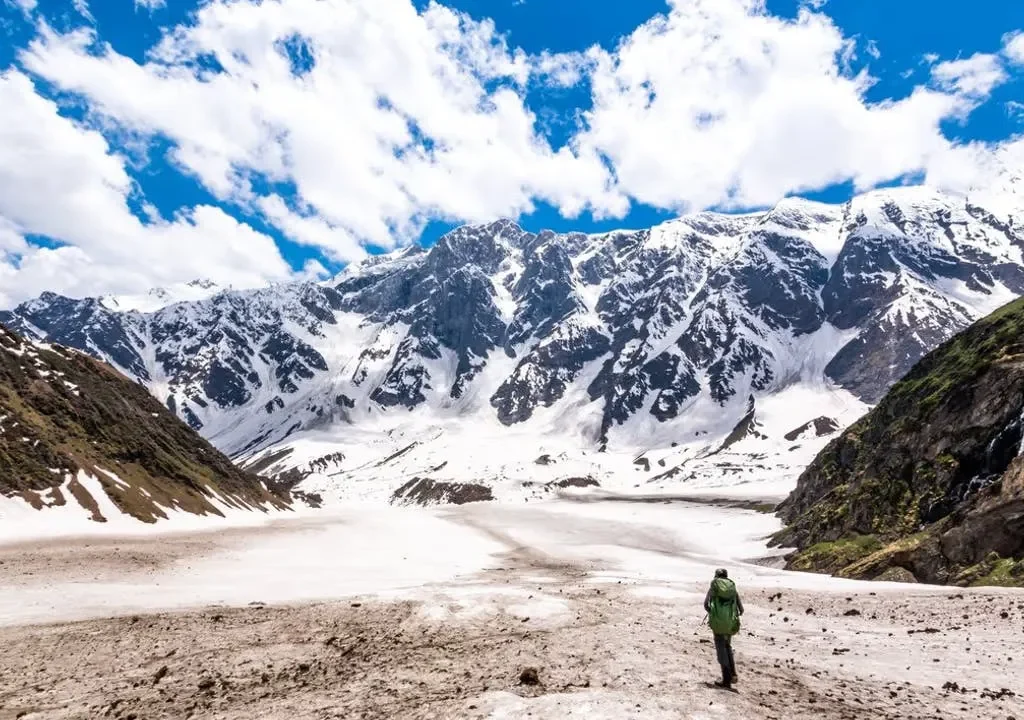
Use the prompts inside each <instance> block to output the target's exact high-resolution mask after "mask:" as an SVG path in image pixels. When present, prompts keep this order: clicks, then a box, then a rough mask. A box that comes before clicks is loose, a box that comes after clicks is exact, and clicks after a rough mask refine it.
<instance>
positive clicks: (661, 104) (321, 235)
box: [0, 0, 1024, 301]
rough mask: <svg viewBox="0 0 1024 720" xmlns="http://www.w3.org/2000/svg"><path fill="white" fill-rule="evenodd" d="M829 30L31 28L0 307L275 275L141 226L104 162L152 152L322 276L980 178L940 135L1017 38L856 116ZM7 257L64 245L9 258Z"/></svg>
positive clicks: (856, 98) (186, 220)
mask: <svg viewBox="0 0 1024 720" xmlns="http://www.w3.org/2000/svg"><path fill="white" fill-rule="evenodd" d="M7 1H9V0H7ZM25 1H26V0H21V2H25ZM136 4H137V6H138V5H145V6H146V7H148V8H150V9H152V8H153V7H156V6H159V5H160V4H161V3H160V2H159V0H138V2H137V3H136ZM827 9H828V6H827V5H826V4H825V3H824V2H820V1H819V2H807V3H805V4H804V6H803V9H802V10H801V11H800V12H799V14H798V16H797V17H796V18H795V19H783V18H779V17H775V16H772V15H770V14H768V13H767V11H766V9H765V6H764V3H763V2H762V1H761V0H685V1H684V0H672V1H671V2H669V7H668V9H667V11H666V12H665V13H664V14H661V15H657V16H655V17H653V18H651V19H650V20H649V21H648V22H646V23H644V24H643V25H642V26H640V27H639V28H637V29H636V30H635V31H634V32H632V33H631V34H630V35H628V36H627V37H625V38H624V39H623V40H622V42H621V44H620V45H619V46H618V47H616V48H615V49H614V50H605V49H601V48H598V47H593V48H579V49H577V50H576V51H574V52H565V53H551V52H543V53H540V54H537V55H530V54H527V53H526V52H524V51H523V50H521V49H519V48H516V47H513V46H511V45H510V44H509V42H508V41H507V39H506V38H505V37H504V36H503V35H502V34H501V32H500V31H499V29H498V28H496V27H495V25H494V23H493V22H491V21H489V20H475V19H472V18H470V17H469V16H467V15H464V14H461V13H459V12H456V11H454V10H452V9H450V8H448V7H446V6H444V5H442V4H439V3H437V2H432V3H431V4H429V5H428V6H427V7H426V8H424V9H422V10H417V9H416V8H415V7H414V6H413V5H412V3H411V2H410V1H409V0H265V1H263V2H256V1H255V0H210V1H209V2H205V3H203V4H201V5H200V7H199V9H198V10H197V11H196V12H195V13H194V14H193V15H191V16H189V18H188V20H187V21H186V22H185V23H184V24H182V25H180V26H178V27H174V28H170V29H168V31H167V32H166V34H165V36H164V37H163V39H162V40H161V41H160V42H159V43H158V44H157V45H156V46H155V47H153V48H151V49H150V52H149V53H148V54H147V56H146V59H145V60H144V61H140V60H137V59H134V58H132V57H128V56H125V55H122V54H119V53H118V52H117V50H115V49H114V48H113V47H111V46H110V45H108V44H105V43H104V42H103V40H102V38H100V37H98V36H97V34H96V33H97V31H96V30H95V29H93V28H85V29H79V30H74V31H70V32H58V31H56V30H53V29H51V28H50V27H48V26H47V25H45V24H40V26H39V29H38V33H37V36H36V38H35V39H34V40H33V41H32V42H31V44H30V45H29V46H28V47H27V48H25V49H24V50H23V51H22V52H21V53H20V54H19V56H18V63H19V66H20V68H21V69H20V70H9V71H8V72H7V74H6V75H5V76H4V82H5V84H6V86H7V87H6V89H5V90H4V92H6V93H10V94H11V96H12V98H13V99H14V100H17V101H18V102H20V103H22V105H20V106H18V107H21V108H23V111H19V112H15V113H9V112H8V113H3V114H2V116H0V128H3V130H2V132H5V133H7V134H6V135H0V158H2V160H3V167H0V180H2V181H3V182H5V183H6V185H0V193H4V191H5V189H10V192H9V193H5V194H4V195H3V197H0V219H2V220H4V222H6V223H7V225H0V238H5V239H0V253H4V255H0V257H5V258H7V260H6V261H0V281H2V283H3V284H2V287H3V288H4V292H5V293H6V295H7V297H8V298H9V297H13V296H15V295H18V296H20V295H23V294H25V293H26V292H28V291H29V289H32V290H35V291H38V290H41V289H44V288H46V287H55V288H58V289H63V290H65V291H67V292H72V291H74V292H98V291H104V292H109V291H111V290H112V289H114V288H121V287H125V288H127V286H129V285H131V286H132V288H131V289H135V286H138V285H140V284H143V283H148V282H161V283H167V282H174V281H180V280H182V279H189V278H188V277H185V274H186V273H191V274H192V275H193V276H194V275H203V276H208V277H213V279H215V280H218V281H220V282H235V284H240V283H242V282H258V281H260V279H262V280H271V279H280V278H283V277H286V276H288V275H289V273H290V271H289V269H288V268H287V267H286V266H285V264H284V262H283V261H282V259H281V256H280V253H279V251H278V250H277V248H276V247H275V246H274V243H273V242H272V241H271V240H270V238H268V237H266V236H265V235H263V234H261V233H258V232H256V231H255V230H253V229H252V228H251V227H250V226H248V225H246V224H244V223H242V222H239V221H238V220H236V219H234V218H233V217H231V216H229V215H228V214H226V213H224V212H223V211H222V210H220V209H218V208H215V207H209V206H203V207H197V208H184V209H183V210H182V211H181V212H180V213H179V215H178V216H177V217H174V218H172V219H169V220H168V219H163V218H160V217H159V214H158V213H155V212H154V208H153V207H152V205H149V204H147V202H148V201H152V200H153V198H145V197H142V196H141V191H140V189H139V188H138V187H137V186H136V185H135V184H134V183H133V182H132V180H131V176H130V175H129V169H130V168H131V167H133V165H129V164H127V163H126V161H125V159H124V158H122V157H120V156H118V155H117V153H116V152H115V151H114V150H113V149H112V147H111V145H112V144H114V145H116V146H117V147H120V148H121V149H122V151H123V152H131V155H132V158H133V161H134V162H139V161H140V158H142V159H144V158H146V156H147V153H149V152H157V151H158V148H161V149H162V148H169V149H168V150H167V153H168V154H167V160H169V161H170V163H171V164H172V165H173V167H174V168H175V169H176V171H179V172H181V173H184V174H186V175H188V176H189V177H191V178H193V179H194V180H195V181H196V182H198V183H199V184H201V185H202V186H203V187H204V188H205V189H206V190H207V191H208V192H210V193H211V194H212V195H213V196H214V197H216V198H217V200H218V201H220V202H221V203H223V204H225V205H226V206H228V207H232V208H234V209H237V210H238V211H239V216H242V217H244V216H258V217H259V218H260V219H261V220H262V221H264V222H266V223H267V224H268V225H269V226H271V227H273V228H275V229H276V230H277V231H279V232H280V233H281V234H283V235H284V236H286V237H287V238H289V239H290V240H292V241H294V242H296V243H299V244H302V245H306V246H310V247H314V248H317V249H318V250H319V251H321V252H322V253H323V257H324V258H325V259H327V260H330V261H333V262H349V261H353V260H358V259H360V258H362V257H363V256H364V255H365V254H366V252H367V250H366V248H367V247H368V246H371V245H372V246H377V247H380V248H384V249H390V248H394V247H397V246H400V245H403V244H407V243H409V242H412V241H414V240H415V239H416V238H417V237H418V235H419V233H420V232H421V230H422V228H423V227H424V225H425V224H426V223H427V222H428V221H429V220H431V219H443V220H448V221H468V222H474V221H489V220H492V219H494V218H496V217H499V216H516V215H519V214H521V213H525V212H530V211H531V210H532V209H533V208H534V206H535V204H536V203H538V202H546V203H549V204H551V205H553V206H554V207H556V208H557V209H558V210H559V211H560V212H561V213H562V214H563V215H565V216H567V217H573V216H576V215H578V214H579V213H583V212H590V213H592V214H593V215H594V216H596V217H599V218H600V217H622V216H624V215H625V214H626V213H627V212H628V210H629V208H630V206H631V204H632V203H646V204H650V205H653V206H655V207H658V208H663V209H672V210H688V209H696V208H705V207H712V206H732V207H735V206H752V205H767V204H771V203H773V202H775V201H777V200H778V199H779V198H781V197H783V196H785V195H787V194H790V193H793V192H800V191H806V190H812V189H817V188H821V187H823V186H827V185H829V184H831V183H835V182H843V181H853V183H854V184H855V185H856V186H857V187H858V188H868V187H871V186H873V185H876V184H878V183H880V182H883V181H888V180H892V179H894V178H899V177H902V176H904V175H906V174H910V173H915V174H916V173H927V174H928V175H929V176H930V177H932V178H936V181H937V182H939V181H943V182H944V181H946V180H947V179H951V178H955V177H957V176H958V175H959V176H968V175H971V172H968V171H969V170H970V168H969V167H966V166H968V165H972V164H973V165H974V166H977V165H979V164H984V158H983V156H984V154H985V153H988V152H990V149H989V148H986V147H985V146H975V145H970V146H966V147H960V146H956V145H955V144H954V143H952V142H951V141H950V140H949V139H948V138H947V137H945V136H944V134H943V132H942V129H941V128H942V124H943V122H944V121H947V120H949V119H951V118H953V119H955V118H962V117H964V116H966V114H967V113H969V112H970V111H971V110H973V109H974V108H975V107H977V105H978V104H980V103H981V102H983V101H984V100H985V99H986V97H987V96H988V94H989V93H990V92H991V90H992V89H993V88H994V87H995V86H996V85H998V84H999V83H1000V82H1003V81H1004V79H1005V78H1006V71H1005V68H1004V66H1003V65H1004V62H1013V61H1014V59H1015V58H1017V57H1020V56H1022V55H1024V41H1021V40H1020V38H1021V36H1020V35H1013V36H1008V37H1007V38H1006V40H1005V44H1004V47H1003V49H1002V57H1003V58H1005V60H1003V59H1001V58H1000V56H999V55H986V54H979V55H975V56H973V57H970V58H967V59H955V60H950V61H947V62H940V59H939V58H938V57H935V58H933V59H930V60H929V64H930V65H931V82H930V83H929V84H927V85H922V86H919V87H917V88H915V89H913V90H912V91H911V92H909V93H908V94H907V95H906V96H904V97H898V98H893V99H890V100H886V101H881V102H879V101H873V100H869V99H868V98H869V95H868V91H869V90H870V89H871V87H872V86H873V85H874V83H875V78H873V77H872V76H871V75H870V74H869V73H868V71H862V72H860V73H853V72H851V71H850V70H849V64H850V60H851V58H852V57H853V55H854V53H855V51H856V48H857V43H858V42H859V40H856V39H853V38H849V37H847V36H846V35H844V33H843V31H842V30H841V29H840V28H839V27H837V26H836V24H835V23H834V22H833V21H832V20H831V19H830V18H829V17H828V16H827V15H826V14H825V13H826V12H827ZM864 43H866V44H863V45H862V47H865V48H866V52H867V53H868V54H869V55H871V56H872V57H876V58H877V57H878V55H879V52H878V48H877V46H876V45H875V44H874V43H873V42H872V41H871V40H870V39H865V40H864ZM30 77H31V78H34V79H36V80H37V81H39V82H38V87H43V86H45V87H48V88H56V89H58V90H59V91H60V92H61V97H62V98H64V97H71V98H73V99H74V101H75V102H77V103H80V104H82V105H84V106H85V107H86V108H87V114H86V121H87V122H88V123H89V126H86V125H84V124H82V123H80V122H72V121H70V120H68V119H66V118H64V117H61V116H60V114H59V112H58V108H57V106H56V105H55V104H54V103H53V102H52V101H50V100H47V99H45V98H44V97H43V96H42V95H40V94H39V91H38V90H37V88H36V87H34V86H33V83H32V81H31V80H30ZM539 85H542V86H546V87H548V88H555V89H565V88H574V87H575V88H577V89H576V90H574V91H573V92H574V94H572V95H571V97H573V98H577V99H579V98H581V96H583V97H582V99H580V103H579V105H578V106H577V107H568V108H566V107H560V108H557V111H558V112H561V113H562V114H563V115H565V116H566V117H567V118H568V119H569V121H568V122H562V123H559V126H560V127H561V128H563V129H564V128H569V130H570V132H569V133H568V134H569V137H568V139H567V140H565V141H564V142H562V141H559V142H557V143H556V142H553V141H552V140H551V139H549V137H548V136H547V135H546V134H545V132H544V128H545V127H547V126H549V125H550V124H551V123H550V122H549V121H550V120H551V117H550V116H551V113H552V112H555V111H556V108H554V107H545V106H536V107H535V106H532V105H531V102H536V99H535V96H534V95H532V94H531V91H532V90H533V89H534V88H536V87H537V86H539ZM579 88H587V89H589V97H586V95H587V93H586V92H585V91H583V90H580V89H579ZM559 91H561V90H559ZM542 94H543V93H542ZM531 98H532V99H531ZM4 107H5V109H6V108H7V107H8V106H7V105H4ZM11 107H14V106H11ZM563 119H565V118H563ZM51 133H52V134H54V138H55V139H51V137H50V134H51ZM126 139H127V140H126ZM154 141H158V142H154ZM8 145H10V147H8ZM159 151H161V152H162V151H163V150H159ZM131 207H141V208H142V212H143V215H144V216H145V217H147V218H148V219H147V221H145V222H143V221H140V220H139V219H138V218H137V217H136V215H135V214H133V213H132V212H131V210H130V208H131ZM4 228H7V229H6V230H4ZM5 232H6V234H4V233H5ZM26 235H47V236H49V237H51V238H53V239H54V240H56V241H58V243H59V244H61V245H62V246H61V247H57V248H55V249H39V248H32V247H31V246H28V247H26V245H25V244H24V237H25V236H26ZM203 238H206V239H207V241H206V242H205V243H204V242H203V241H202V239H203ZM8 246H9V247H8ZM181 247H188V248H194V252H193V251H190V252H189V253H182V252H180V248H181ZM172 248H173V250H172ZM165 252H166V253H169V254H170V256H169V257H167V258H164V257H163V255H162V253H165ZM185 256H187V257H185ZM12 258H13V259H12ZM202 263H205V264H207V267H204V269H202V271H201V272H198V271H196V268H194V267H193V266H194V265H197V264H202ZM214 265H216V266H217V267H220V266H221V265H223V266H224V267H223V275H224V276H223V277H217V276H216V267H214ZM82 267H88V268H90V269H89V270H88V271H87V272H83V271H82V270H81V268H82ZM76 268H77V269H76ZM133 268H134V269H133ZM322 271H323V267H322V265H320V264H307V266H306V267H305V268H304V269H303V270H302V271H300V273H302V274H304V275H305V276H316V275H318V274H320V273H322ZM8 288H14V290H8ZM2 300H3V298H0V301H2Z"/></svg>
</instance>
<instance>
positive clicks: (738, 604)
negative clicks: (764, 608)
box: [736, 591, 743, 615]
mask: <svg viewBox="0 0 1024 720" xmlns="http://www.w3.org/2000/svg"><path fill="white" fill-rule="evenodd" d="M736 609H737V610H739V611H740V615H742V614H743V601H742V600H740V594H739V592H738V591H737V593H736Z"/></svg>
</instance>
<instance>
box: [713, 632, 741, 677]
mask: <svg viewBox="0 0 1024 720" xmlns="http://www.w3.org/2000/svg"><path fill="white" fill-rule="evenodd" d="M715 652H716V653H717V654H718V664H719V665H721V666H722V682H723V683H725V684H726V685H729V684H731V683H732V677H733V675H735V674H736V660H735V659H734V658H733V656H732V636H731V635H715Z"/></svg>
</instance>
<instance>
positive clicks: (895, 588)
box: [0, 496, 1024, 720]
mask: <svg viewBox="0 0 1024 720" xmlns="http://www.w3.org/2000/svg"><path fill="white" fill-rule="evenodd" d="M776 528H777V521H776V520H775V519H774V518H773V517H772V516H770V515H765V514H761V513H758V512H755V511H751V510H742V509H736V508H725V507H711V506H707V505H701V504H695V503H687V502H679V501H672V500H669V499H665V498H657V499H652V498H649V497H648V498H622V497H620V498H618V499H617V500H614V501H613V500H609V499H602V498H599V497H597V496H590V497H588V498H576V499H571V498H565V499H561V500H556V501H549V502H543V503H534V502H531V503H523V504H488V503H481V504H473V505H465V506H461V507H454V508H444V509H430V510H428V509H422V508H394V507H382V506H379V505H345V506H339V507H335V508H332V509H329V510H326V511H323V512H321V513H316V514H314V513H308V514H303V515H297V516H296V517H293V518H289V519H280V520H274V521H271V522H268V523H266V524H264V525H261V526H259V527H250V528H232V529H227V530H223V531H220V532H195V533H181V532H178V533H174V534H161V535H148V536H133V537H121V538H118V537H101V536H93V537H89V538H81V539H71V538H65V539H60V540H52V539H51V540H47V541H38V542H34V543H22V544H17V545H12V544H8V545H4V546H0V720H7V718H15V717H26V718H91V717H99V716H105V715H106V716H109V717H121V718H128V717H132V716H135V717H137V718H180V717H189V716H190V717H197V718H208V717H209V718H238V719H241V718H256V717H259V718H278V717H282V718H289V720H295V719H297V718H359V717H363V718H525V717H531V718H552V719H556V718H565V717H580V718H595V719H598V720H599V719H600V718H625V717H639V718H780V719H782V718H812V717H813V718H822V717H826V718H880V717H889V718H932V717H941V718H977V717H992V718H1008V717H1017V718H1021V717H1024V701H1022V696H1024V671H1022V670H1024V652H1022V651H1021V647H1024V594H1021V593H1015V592H1012V591H1003V590H984V591H974V590H971V591H963V590H959V589H950V588H928V587H915V586H905V585H881V584H865V583H854V582H848V581H839V580H834V579H830V578H823V577H819V576H811V575H803V574H795V573H787V572H784V571H781V570H778V569H776V568H774V567H772V565H773V561H772V559H771V556H772V555H773V551H769V550H767V549H766V547H765V544H764V542H763V539H764V537H765V536H767V535H768V534H769V533H771V532H772V531H773V530H775V529H776ZM719 565H724V566H726V567H728V568H729V569H730V573H731V575H732V576H733V577H735V578H736V580H737V582H738V585H739V587H740V590H741V593H742V595H743V597H744V601H745V604H746V606H747V613H746V615H745V616H744V628H743V631H742V633H741V635H740V636H738V637H737V638H736V641H735V645H736V651H737V661H738V664H739V673H740V684H739V686H738V689H739V692H738V693H728V692H724V691H720V690H716V689H714V688H712V687H709V686H708V685H707V683H708V682H709V681H711V680H713V679H715V677H716V676H717V666H716V665H715V661H714V651H713V647H712V645H710V644H709V642H708V641H709V640H710V632H709V631H708V629H707V628H706V626H702V624H701V621H702V618H703V615H704V611H703V609H702V608H701V600H702V597H703V590H704V588H705V587H706V583H707V581H708V579H709V578H710V576H711V573H712V570H713V568H714V567H717V566H719ZM525 667H535V668H537V670H538V674H539V679H540V683H539V684H538V685H528V684H527V685H524V684H521V683H520V679H519V678H520V673H521V671H522V670H523V669H524V668H525ZM108 711H109V712H108Z"/></svg>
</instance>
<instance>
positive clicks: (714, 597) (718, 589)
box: [704, 568, 743, 688]
mask: <svg viewBox="0 0 1024 720" xmlns="http://www.w3.org/2000/svg"><path fill="white" fill-rule="evenodd" d="M704 610H705V611H706V612H707V614H708V625H710V626H711V632H713V633H714V634H715V652H716V653H717V654H718V664H719V665H721V666H722V681H721V682H720V683H715V685H718V686H719V687H724V688H731V687H732V684H733V683H734V682H736V660H735V658H733V655H732V636H733V635H735V634H736V633H738V632H739V631H740V615H742V614H743V602H742V601H741V600H740V594H739V593H738V592H737V591H736V583H734V582H733V581H732V580H730V579H729V573H728V572H727V571H726V570H725V568H719V569H718V570H715V579H714V580H712V581H711V587H710V588H708V594H707V595H705V596H704Z"/></svg>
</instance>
